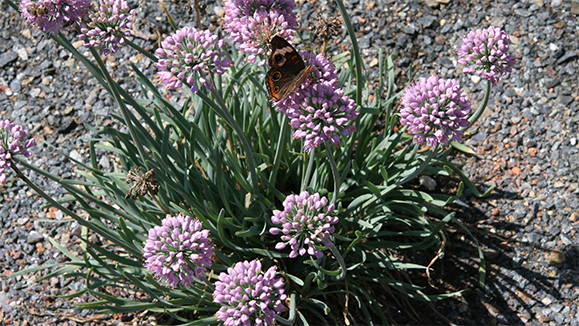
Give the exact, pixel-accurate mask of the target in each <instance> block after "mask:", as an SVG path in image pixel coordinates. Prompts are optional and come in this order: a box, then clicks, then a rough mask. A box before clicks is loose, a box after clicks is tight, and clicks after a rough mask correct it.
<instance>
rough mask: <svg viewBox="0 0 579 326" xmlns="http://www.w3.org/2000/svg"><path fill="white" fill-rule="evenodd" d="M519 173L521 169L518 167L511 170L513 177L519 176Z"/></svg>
mask: <svg viewBox="0 0 579 326" xmlns="http://www.w3.org/2000/svg"><path fill="white" fill-rule="evenodd" d="M521 171H522V170H521V168H520V167H518V166H515V167H513V168H512V169H511V173H512V174H514V175H521Z"/></svg>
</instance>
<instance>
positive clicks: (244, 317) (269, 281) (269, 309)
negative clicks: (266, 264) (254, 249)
mask: <svg viewBox="0 0 579 326" xmlns="http://www.w3.org/2000/svg"><path fill="white" fill-rule="evenodd" d="M275 276H276V270H275V266H272V267H270V268H269V269H268V270H267V271H265V273H263V272H262V271H261V262H260V261H259V260H253V261H250V262H248V261H244V262H238V263H236V264H235V266H234V267H229V268H227V273H221V274H219V281H217V282H215V291H213V302H216V303H221V305H222V307H221V308H220V309H219V311H217V313H216V317H217V319H218V320H220V321H224V322H225V323H224V325H225V326H234V325H236V326H237V325H244V326H251V325H271V324H273V322H274V319H275V316H276V314H277V313H278V312H280V311H284V310H286V307H285V306H284V305H283V301H284V300H285V299H286V298H287V295H286V294H285V293H284V289H283V279H282V278H277V279H276V278H275Z"/></svg>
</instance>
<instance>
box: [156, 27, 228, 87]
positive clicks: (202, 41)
mask: <svg viewBox="0 0 579 326" xmlns="http://www.w3.org/2000/svg"><path fill="white" fill-rule="evenodd" d="M222 48H223V40H219V39H218V37H217V35H213V34H211V32H210V31H209V30H203V31H200V30H197V29H196V28H194V27H188V26H186V27H183V28H181V29H179V30H177V31H176V32H175V34H174V35H172V36H168V37H167V38H165V40H163V42H161V47H160V48H158V49H157V51H156V54H157V56H158V57H159V61H158V62H157V63H156V66H157V69H159V72H158V73H157V74H156V76H157V77H158V78H159V80H160V81H161V82H162V83H163V84H165V85H166V86H167V88H168V89H176V88H180V87H182V86H183V83H186V84H188V85H190V87H191V91H192V92H193V93H197V91H198V90H199V86H200V85H203V86H205V87H206V88H207V89H211V88H212V87H213V84H212V83H211V80H210V79H209V76H207V74H212V73H215V74H220V75H221V74H223V73H225V70H224V69H223V68H224V67H231V65H233V61H231V59H229V58H227V57H226V56H225V55H226V51H225V50H223V49H222Z"/></svg>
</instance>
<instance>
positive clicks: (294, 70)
mask: <svg viewBox="0 0 579 326" xmlns="http://www.w3.org/2000/svg"><path fill="white" fill-rule="evenodd" d="M270 44H271V55H270V56H269V60H268V64H269V66H270V67H271V68H270V69H269V71H268V72H267V74H266V75H265V86H267V93H268V94H269V98H270V99H271V100H272V101H274V102H279V101H282V100H284V99H285V98H286V97H287V96H288V95H289V94H291V93H292V92H293V91H294V90H295V89H296V87H298V86H300V85H301V84H302V83H303V82H305V81H306V79H307V78H308V77H309V76H310V74H311V72H312V71H313V69H314V67H313V66H307V67H306V65H305V64H304V60H303V59H302V57H301V56H300V55H299V53H298V51H296V49H295V48H294V47H293V46H291V44H289V43H288V42H287V41H286V40H284V39H283V38H282V37H280V36H277V35H276V36H274V37H273V38H272V39H271V41H270Z"/></svg>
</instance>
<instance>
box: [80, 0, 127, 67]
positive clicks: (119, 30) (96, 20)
mask: <svg viewBox="0 0 579 326" xmlns="http://www.w3.org/2000/svg"><path fill="white" fill-rule="evenodd" d="M136 13H137V11H136V10H135V9H132V10H131V9H130V8H129V5H128V4H127V1H126V0H99V3H98V8H97V9H96V10H92V11H91V13H90V14H89V17H88V20H87V22H86V23H82V24H81V27H80V32H81V34H80V35H79V36H78V38H79V39H81V40H83V41H84V46H85V47H86V48H90V47H101V46H102V49H101V51H102V53H103V54H104V55H109V54H110V53H111V52H116V51H117V50H118V49H119V46H120V45H122V44H123V43H125V39H124V37H125V36H129V35H131V33H130V31H129V29H130V28H131V26H132V22H133V20H134V19H135V15H136Z"/></svg>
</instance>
